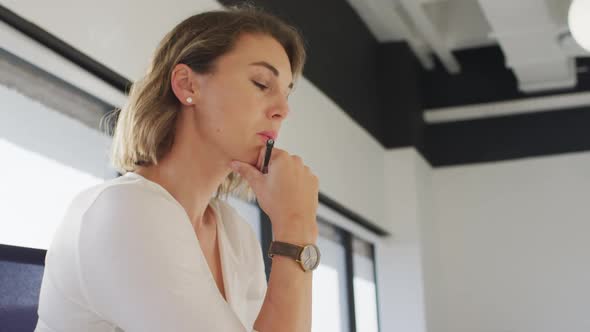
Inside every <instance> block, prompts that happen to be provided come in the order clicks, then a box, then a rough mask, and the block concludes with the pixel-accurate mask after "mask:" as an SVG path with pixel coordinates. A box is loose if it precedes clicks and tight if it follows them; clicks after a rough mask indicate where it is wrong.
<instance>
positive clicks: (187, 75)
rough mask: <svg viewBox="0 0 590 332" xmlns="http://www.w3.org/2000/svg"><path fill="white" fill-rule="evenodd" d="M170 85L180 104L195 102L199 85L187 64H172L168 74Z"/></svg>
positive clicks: (189, 104)
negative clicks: (170, 71)
mask: <svg viewBox="0 0 590 332" xmlns="http://www.w3.org/2000/svg"><path fill="white" fill-rule="evenodd" d="M170 85H171V87H172V91H173V92H174V95H175V96H176V98H178V100H179V101H180V103H181V104H182V105H186V106H192V105H194V104H195V102H196V100H197V97H198V94H199V93H198V92H199V87H198V81H197V79H196V75H195V73H194V72H193V70H192V69H191V68H190V67H189V66H187V65H185V64H183V63H179V64H177V65H176V66H174V68H173V69H172V74H171V75H170ZM189 98H190V99H189Z"/></svg>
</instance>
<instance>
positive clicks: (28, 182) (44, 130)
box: [0, 49, 116, 249]
mask: <svg viewBox="0 0 590 332" xmlns="http://www.w3.org/2000/svg"><path fill="white" fill-rule="evenodd" d="M0 100H1V102H0V108H1V110H2V112H1V113H0V117H1V118H0V155H1V156H2V164H1V165H0V183H2V186H0V202H2V208H1V209H0V243H2V244H8V245H13V246H20V247H30V248H39V249H47V248H48V247H49V244H50V241H51V239H52V237H53V234H54V231H55V229H56V227H57V225H58V224H59V222H60V221H61V219H62V217H63V214H64V212H65V210H66V208H67V205H68V204H69V203H70V202H71V200H72V199H73V197H74V196H75V195H76V194H77V193H78V192H80V191H81V190H83V189H84V188H87V187H89V186H92V185H94V184H98V183H101V182H103V181H104V179H107V178H112V177H115V175H116V172H115V171H114V170H111V169H109V168H108V158H107V150H108V146H109V144H110V138H109V137H107V136H106V135H104V134H102V133H101V132H100V131H99V129H98V123H99V121H100V117H101V116H102V115H103V114H104V112H106V111H107V110H109V109H110V108H111V107H110V106H109V105H107V104H105V103H103V102H100V101H99V100H97V99H95V98H93V97H91V96H89V95H88V94H85V93H83V92H82V91H79V90H77V89H76V88H75V87H72V86H70V85H68V84H67V83H65V82H63V81H60V80H59V79H57V78H55V77H52V76H50V75H49V74H47V73H46V72H43V71H41V70H40V69H38V68H36V67H33V66H32V65H30V64H28V63H25V62H23V61H22V60H20V59H17V58H16V57H14V56H12V55H11V54H10V53H8V52H6V51H3V50H1V49H0Z"/></svg>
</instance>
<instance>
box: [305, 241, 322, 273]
mask: <svg viewBox="0 0 590 332" xmlns="http://www.w3.org/2000/svg"><path fill="white" fill-rule="evenodd" d="M301 263H302V264H303V267H304V268H305V270H313V269H315V268H316V267H317V266H318V265H319V264H320V251H319V249H318V248H317V247H316V246H315V245H313V244H309V245H306V246H305V248H303V251H302V252H301Z"/></svg>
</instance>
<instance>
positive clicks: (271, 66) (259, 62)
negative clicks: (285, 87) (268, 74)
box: [250, 61, 293, 89]
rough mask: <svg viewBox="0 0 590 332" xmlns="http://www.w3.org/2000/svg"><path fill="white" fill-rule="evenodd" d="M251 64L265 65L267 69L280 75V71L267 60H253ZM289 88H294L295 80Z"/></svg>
mask: <svg viewBox="0 0 590 332" xmlns="http://www.w3.org/2000/svg"><path fill="white" fill-rule="evenodd" d="M250 66H262V67H265V68H267V69H269V70H270V71H272V73H273V74H274V75H275V76H276V77H279V71H278V70H277V69H276V68H275V67H274V66H273V65H271V64H270V63H268V62H266V61H258V62H252V63H251V64H250ZM289 89H293V82H291V84H289Z"/></svg>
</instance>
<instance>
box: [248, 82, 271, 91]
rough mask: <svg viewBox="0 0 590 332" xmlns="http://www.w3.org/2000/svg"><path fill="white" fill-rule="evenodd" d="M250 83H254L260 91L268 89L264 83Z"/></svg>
mask: <svg viewBox="0 0 590 332" xmlns="http://www.w3.org/2000/svg"><path fill="white" fill-rule="evenodd" d="M252 83H254V85H256V86H257V87H258V88H259V89H260V90H262V91H264V90H266V89H268V87H267V86H266V85H264V84H260V83H258V82H256V81H252Z"/></svg>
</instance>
